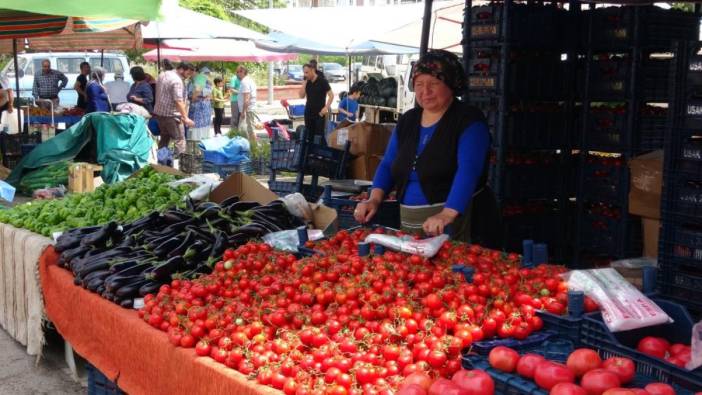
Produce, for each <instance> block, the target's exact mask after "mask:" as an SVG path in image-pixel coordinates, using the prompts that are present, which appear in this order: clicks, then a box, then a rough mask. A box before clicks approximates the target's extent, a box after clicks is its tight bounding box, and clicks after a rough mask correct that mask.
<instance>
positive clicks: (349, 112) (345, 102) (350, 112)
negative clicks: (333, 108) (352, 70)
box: [336, 85, 361, 122]
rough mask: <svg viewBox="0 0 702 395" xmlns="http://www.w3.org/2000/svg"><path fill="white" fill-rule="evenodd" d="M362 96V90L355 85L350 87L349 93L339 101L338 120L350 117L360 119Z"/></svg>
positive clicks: (350, 119)
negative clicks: (360, 99)
mask: <svg viewBox="0 0 702 395" xmlns="http://www.w3.org/2000/svg"><path fill="white" fill-rule="evenodd" d="M360 97H361V90H360V89H358V86H356V85H354V86H352V87H351V89H349V94H348V95H346V97H345V98H343V99H341V101H340V102H339V114H338V115H337V117H336V120H337V121H338V122H341V121H343V120H345V119H348V120H349V121H351V122H356V119H358V99H359V98H360Z"/></svg>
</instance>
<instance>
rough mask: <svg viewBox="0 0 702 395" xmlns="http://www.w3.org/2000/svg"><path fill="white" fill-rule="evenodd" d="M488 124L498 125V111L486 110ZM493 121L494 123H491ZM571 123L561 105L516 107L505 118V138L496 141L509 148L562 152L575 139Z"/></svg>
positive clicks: (541, 104)
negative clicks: (496, 123)
mask: <svg viewBox="0 0 702 395" xmlns="http://www.w3.org/2000/svg"><path fill="white" fill-rule="evenodd" d="M484 112H485V116H486V118H488V125H490V126H494V125H495V122H494V119H495V118H496V117H497V115H498V114H497V112H496V111H495V110H494V109H489V110H487V111H485V110H484ZM491 120H492V121H491ZM569 129H570V128H569V120H568V117H567V113H566V110H565V108H564V107H563V106H562V105H559V104H557V103H530V104H527V105H515V106H512V108H510V112H509V113H508V114H507V115H506V117H505V128H504V134H503V136H501V137H500V136H496V138H495V139H493V143H494V144H495V145H499V144H500V143H501V144H503V145H505V146H506V147H509V148H529V149H540V150H544V149H553V150H556V149H561V148H563V147H567V146H570V145H571V144H572V142H573V140H575V139H574V138H573V136H572V134H569V133H568V131H569Z"/></svg>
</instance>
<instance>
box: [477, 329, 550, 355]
mask: <svg viewBox="0 0 702 395" xmlns="http://www.w3.org/2000/svg"><path fill="white" fill-rule="evenodd" d="M556 336H558V334H557V333H556V332H549V331H540V332H536V333H534V334H531V335H529V337H527V338H526V339H524V340H517V339H494V340H481V341H478V342H474V343H473V344H472V346H471V349H470V351H471V352H474V353H476V354H478V355H488V354H489V353H490V351H491V350H492V349H493V348H495V347H499V346H504V347H509V348H511V349H514V350H516V351H519V352H520V353H527V352H532V351H535V350H538V349H539V348H541V347H542V346H543V343H544V342H545V341H546V340H548V339H550V338H552V337H556Z"/></svg>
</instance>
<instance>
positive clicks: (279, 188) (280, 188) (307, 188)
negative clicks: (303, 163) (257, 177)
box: [268, 181, 324, 202]
mask: <svg viewBox="0 0 702 395" xmlns="http://www.w3.org/2000/svg"><path fill="white" fill-rule="evenodd" d="M268 189H270V190H271V191H272V192H274V193H275V194H277V195H278V196H286V195H290V194H291V193H296V192H300V193H301V194H302V195H303V196H304V197H305V199H307V201H309V202H316V201H318V200H319V198H320V196H322V192H323V191H324V188H322V187H319V186H315V185H309V184H302V185H301V186H299V185H298V183H297V182H295V181H268Z"/></svg>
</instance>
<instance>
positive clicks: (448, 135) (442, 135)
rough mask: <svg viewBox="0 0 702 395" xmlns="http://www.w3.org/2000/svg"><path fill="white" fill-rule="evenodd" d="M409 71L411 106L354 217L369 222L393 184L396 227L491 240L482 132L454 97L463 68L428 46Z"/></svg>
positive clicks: (486, 137)
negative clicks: (414, 105) (397, 209)
mask: <svg viewBox="0 0 702 395" xmlns="http://www.w3.org/2000/svg"><path fill="white" fill-rule="evenodd" d="M412 72H413V75H412V82H411V84H412V87H413V88H414V92H415V97H416V100H417V103H418V105H419V107H418V108H414V109H412V110H409V111H407V112H406V113H405V114H403V115H402V116H401V117H400V119H399V120H398V123H397V126H396V127H395V130H394V131H393V133H392V136H391V138H390V141H389V143H388V147H387V149H386V152H385V156H384V157H383V160H382V162H381V163H380V165H379V167H378V170H377V171H376V174H375V178H374V180H373V189H372V191H371V194H370V197H369V199H368V200H366V201H364V202H362V203H359V204H358V205H357V206H356V210H355V211H354V216H355V218H356V220H357V221H358V222H360V223H367V222H369V221H371V220H372V218H373V216H374V215H375V214H376V212H377V211H378V208H379V207H380V204H381V202H382V201H383V199H384V197H385V196H386V195H387V194H389V193H390V191H392V190H393V189H396V190H397V198H398V200H399V201H400V204H401V206H400V217H401V223H402V229H403V230H404V231H406V232H410V233H414V234H422V233H424V234H426V235H430V236H434V235H438V234H442V233H444V231H445V230H447V228H448V227H449V226H450V229H451V233H452V237H453V239H455V240H461V241H471V239H473V242H480V243H481V244H484V245H486V246H490V245H497V244H499V238H500V233H501V230H500V229H499V222H500V221H499V218H500V215H499V211H498V209H497V204H496V201H495V198H494V196H493V194H492V191H491V190H490V189H489V187H488V186H487V171H488V164H487V162H488V150H489V147H490V133H489V131H488V127H487V125H486V123H485V119H484V116H483V114H482V113H481V112H480V110H478V109H477V108H475V107H471V106H469V105H467V104H466V103H463V102H461V101H459V100H458V99H457V97H459V96H460V95H461V94H463V93H464V91H465V89H466V78H465V73H464V71H463V67H462V66H461V63H460V61H459V59H458V57H457V56H456V55H454V54H452V53H450V52H447V51H443V50H436V51H431V52H429V53H427V54H426V55H424V56H422V57H421V58H420V59H419V61H418V62H417V63H416V64H415V66H414V69H413V71H412ZM471 233H473V235H472V237H471Z"/></svg>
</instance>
